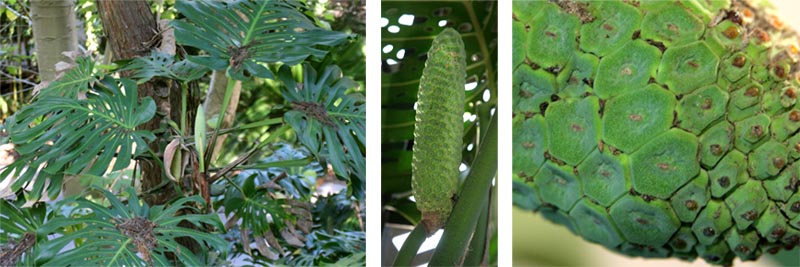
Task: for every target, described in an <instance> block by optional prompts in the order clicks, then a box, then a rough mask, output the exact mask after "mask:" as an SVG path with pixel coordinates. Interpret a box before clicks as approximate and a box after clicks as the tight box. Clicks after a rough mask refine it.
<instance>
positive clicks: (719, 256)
mask: <svg viewBox="0 0 800 267" xmlns="http://www.w3.org/2000/svg"><path fill="white" fill-rule="evenodd" d="M696 248H697V255H698V256H700V257H701V258H703V259H704V260H706V262H708V263H710V264H717V265H723V264H725V263H728V262H731V261H733V253H732V252H731V250H730V249H729V248H728V244H725V242H717V243H714V244H712V245H708V246H697V247H696Z"/></svg>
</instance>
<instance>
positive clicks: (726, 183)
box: [717, 176, 731, 188]
mask: <svg viewBox="0 0 800 267" xmlns="http://www.w3.org/2000/svg"><path fill="white" fill-rule="evenodd" d="M717 183H719V186H721V187H722V188H727V187H728V186H729V185H730V184H731V180H730V178H728V176H722V177H721V178H719V180H717Z"/></svg>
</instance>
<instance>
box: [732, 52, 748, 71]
mask: <svg viewBox="0 0 800 267" xmlns="http://www.w3.org/2000/svg"><path fill="white" fill-rule="evenodd" d="M745 63H747V58H746V57H744V56H743V55H738V56H736V57H735V58H733V62H732V64H733V66H734V67H737V68H741V67H744V64H745Z"/></svg>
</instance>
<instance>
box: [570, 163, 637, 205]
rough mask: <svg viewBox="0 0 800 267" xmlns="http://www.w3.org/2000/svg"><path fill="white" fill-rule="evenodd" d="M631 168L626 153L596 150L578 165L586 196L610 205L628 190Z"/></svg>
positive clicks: (601, 203)
mask: <svg viewBox="0 0 800 267" xmlns="http://www.w3.org/2000/svg"><path fill="white" fill-rule="evenodd" d="M606 151H608V150H606ZM629 168H630V167H629V165H628V157H627V156H626V155H624V154H623V155H619V156H614V155H610V153H608V152H600V151H598V150H595V151H594V152H592V154H590V155H589V157H587V158H586V159H585V160H584V161H583V162H581V165H579V166H578V175H579V176H580V178H581V182H583V189H584V193H585V194H586V196H588V197H590V198H592V199H593V200H595V201H597V203H599V204H600V205H603V206H606V207H608V206H610V205H611V203H613V202H614V200H616V199H617V198H619V197H620V196H622V194H624V193H625V192H627V191H628V181H627V180H628V179H627V178H626V177H627V176H628V173H629Z"/></svg>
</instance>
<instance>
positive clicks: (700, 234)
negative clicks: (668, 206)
mask: <svg viewBox="0 0 800 267" xmlns="http://www.w3.org/2000/svg"><path fill="white" fill-rule="evenodd" d="M732 225H733V221H731V213H730V211H729V210H728V207H726V206H725V203H722V201H719V200H711V201H709V202H708V205H706V207H705V209H703V211H701V212H700V214H699V215H698V216H697V220H695V221H694V223H693V224H692V232H694V235H695V236H696V237H697V241H699V242H700V244H703V245H710V244H712V243H714V242H715V241H717V239H718V238H719V237H720V236H721V235H722V234H723V233H724V232H725V230H728V228H730V227H731V226H732Z"/></svg>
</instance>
